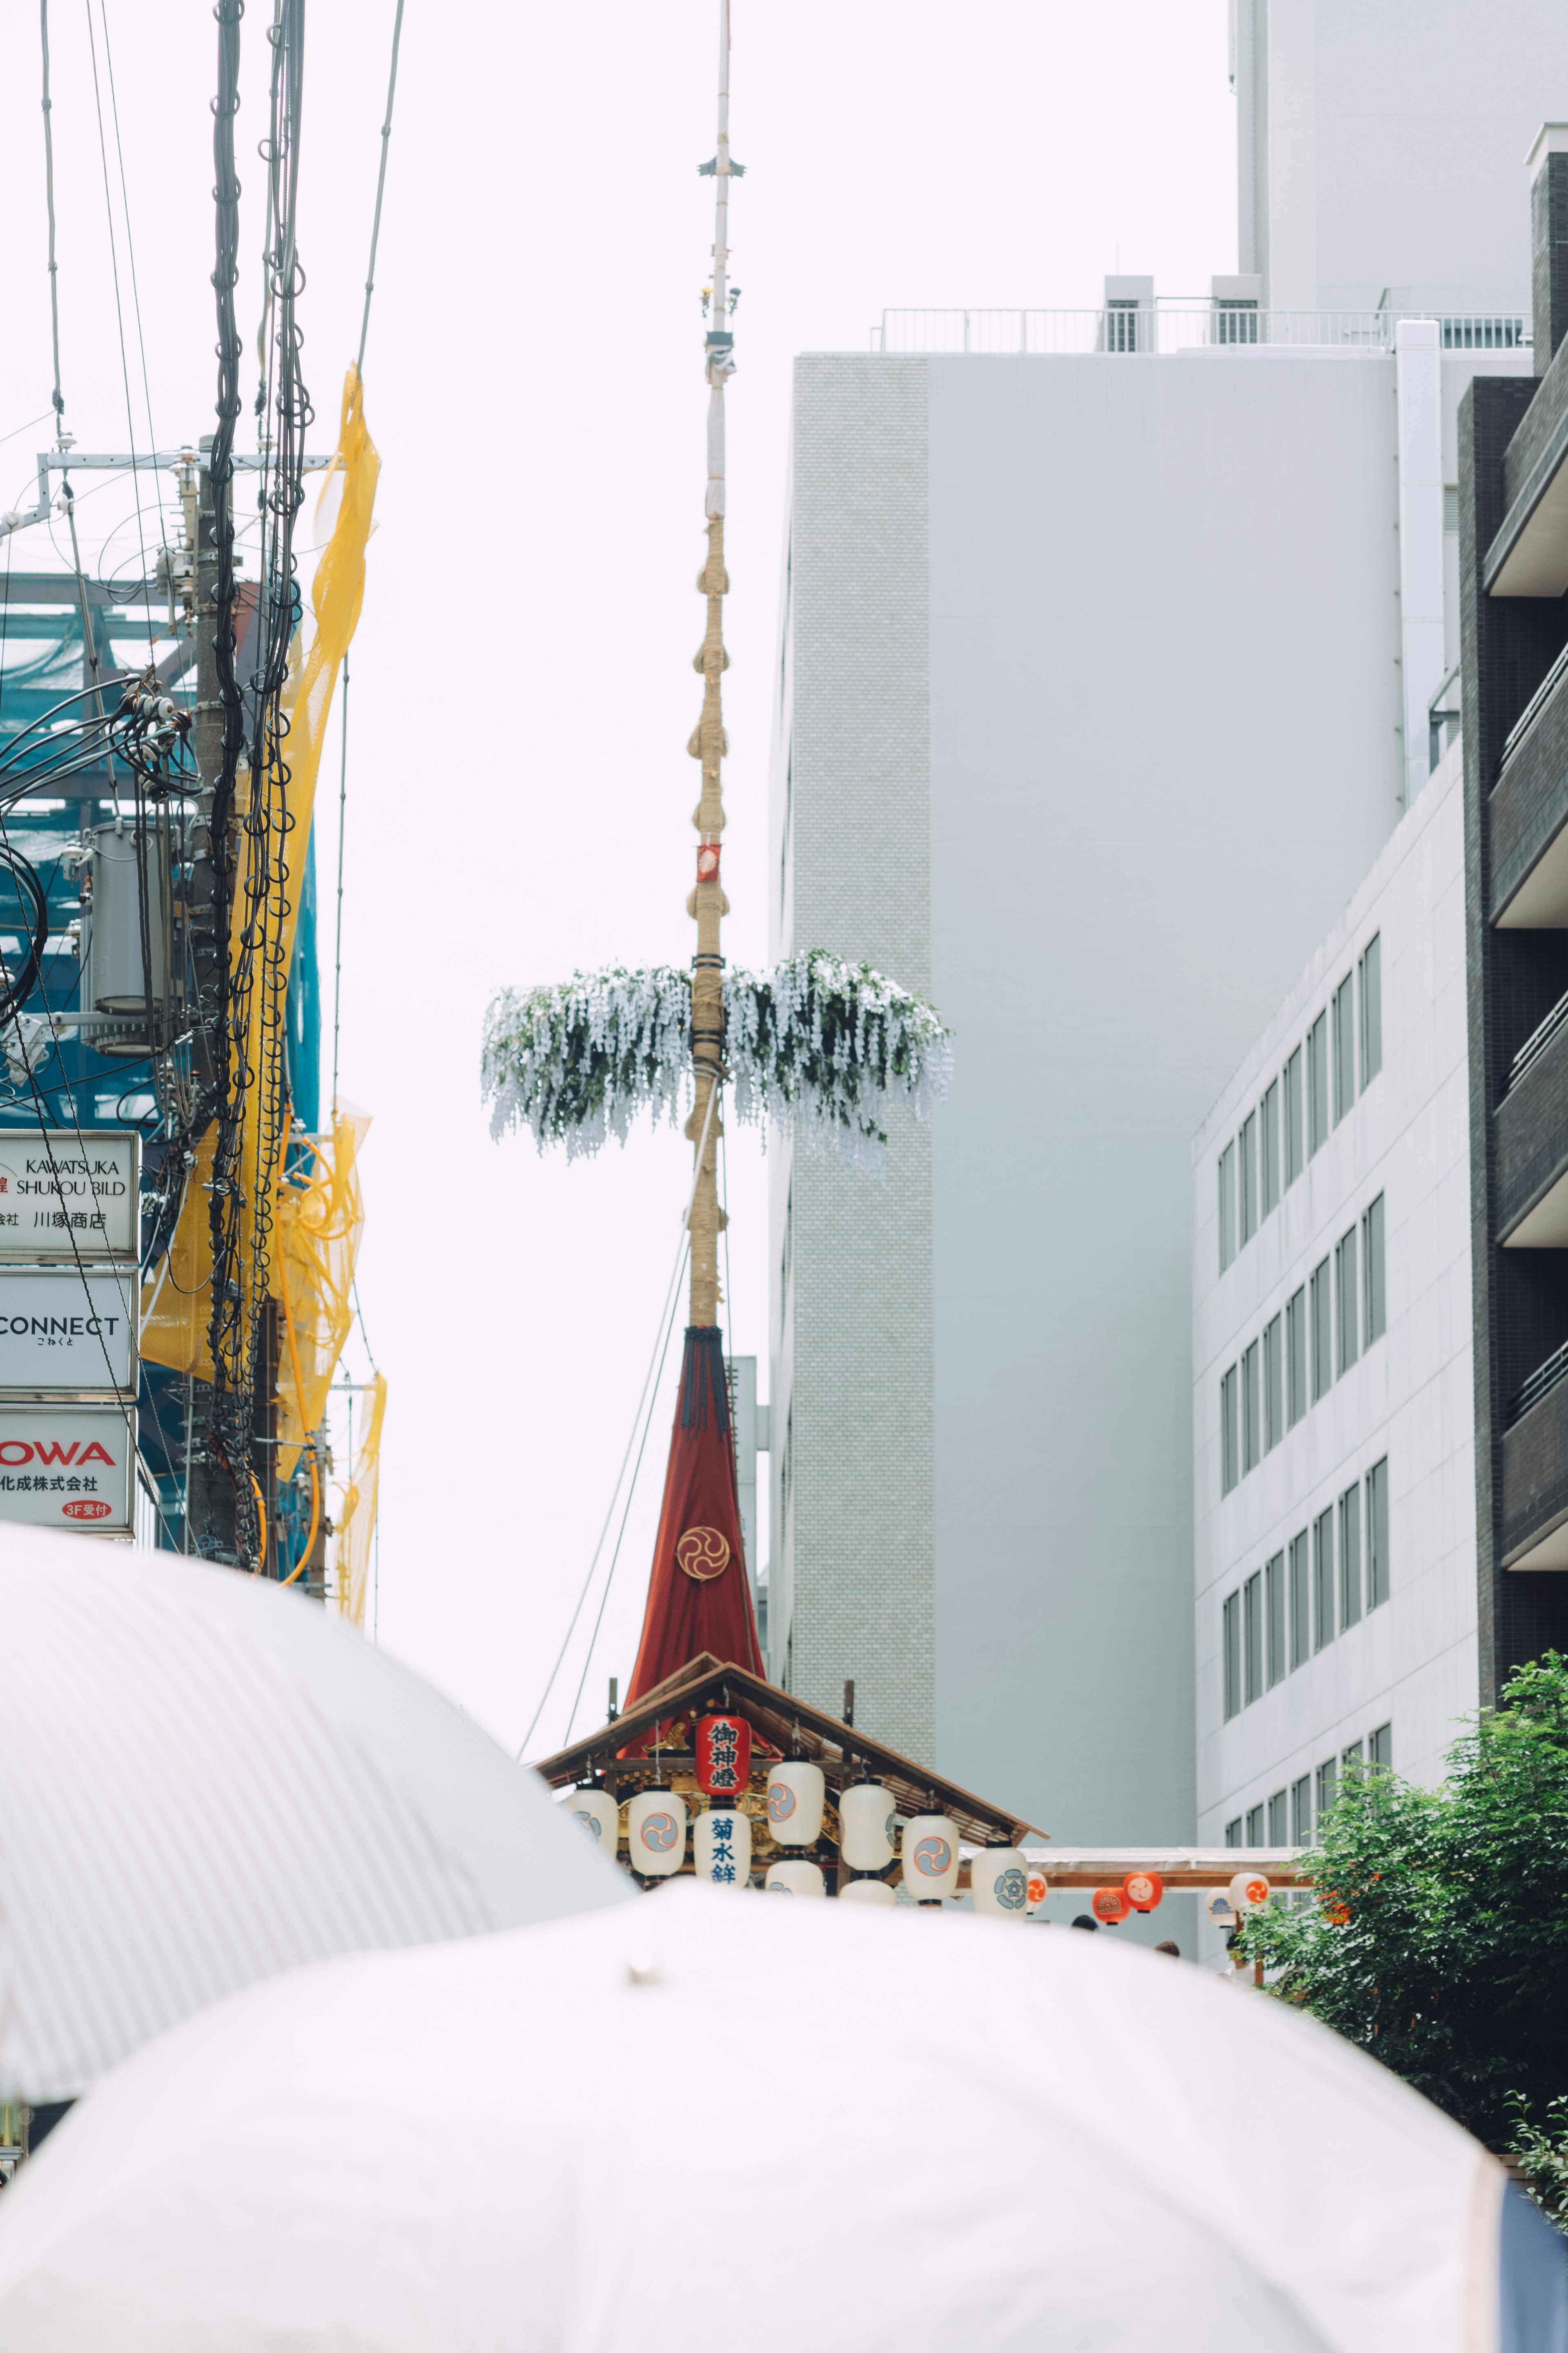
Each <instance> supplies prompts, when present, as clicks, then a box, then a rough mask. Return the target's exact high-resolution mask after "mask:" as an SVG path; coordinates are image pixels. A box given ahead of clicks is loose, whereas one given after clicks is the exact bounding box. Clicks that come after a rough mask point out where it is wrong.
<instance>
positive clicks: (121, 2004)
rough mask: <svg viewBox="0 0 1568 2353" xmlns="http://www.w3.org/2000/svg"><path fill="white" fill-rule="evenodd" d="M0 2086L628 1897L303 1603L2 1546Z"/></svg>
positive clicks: (474, 1730)
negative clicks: (191, 2017)
mask: <svg viewBox="0 0 1568 2353" xmlns="http://www.w3.org/2000/svg"><path fill="white" fill-rule="evenodd" d="M0 1661H4V1672H5V1768H4V1773H3V1774H0V2099H6V2100H15V2099H23V2100H30V2101H32V2102H33V2103H34V2105H42V2104H44V2103H46V2102H51V2101H56V2100H64V2099H69V2098H71V2097H73V2096H74V2095H75V2094H79V2093H80V2092H81V2091H83V2090H84V2089H85V2088H86V2086H87V2085H88V2084H90V2083H91V2082H92V2081H93V2079H94V2078H95V2077H96V2076H98V2075H100V2074H101V2073H103V2071H104V2070H105V2069H106V2068H108V2067H112V2066H113V2065H115V2064H116V2063H117V2062H118V2061H120V2060H121V2059H123V2058H124V2057H125V2056H126V2054H127V2052H132V2051H133V2050H135V2049H136V2048H137V2046H138V2045H139V2044H140V2043H142V2042H146V2041H147V2040H148V2038H149V2037H150V2036H152V2035H154V2034H159V2033H161V2032H162V2031H163V2029H164V2028H165V2027H168V2026H172V2025H173V2024H174V2022H175V2021H177V2020H179V2019H182V2018H184V2017H185V2016H186V2015H187V2014H188V2013H189V2012H190V2011H191V2010H199V2009H200V2008H201V2007H202V2006H203V2005H204V2004H205V2003H206V2002H210V2001H214V2000H217V1999H219V1998H220V1997H221V1996H223V1995H225V1994H229V1993H233V1992H235V1991H236V1990H237V1989H238V1988H240V1987H242V1986H247V1985H249V1984H251V1983H252V1982H253V1981H254V1980H255V1979H257V1978H263V1977H267V1976H268V1975H270V1974H271V1973H272V1972H273V1971H275V1970H279V1969H289V1968H296V1967H298V1966H299V1965H300V1963H301V1962H306V1961H315V1960H321V1959H324V1958H326V1957H328V1956H330V1955H331V1954H335V1953H343V1952H353V1951H361V1950H363V1949H364V1948H366V1947H374V1946H384V1945H416V1944H417V1945H424V1944H428V1943H429V1942H430V1941H431V1940H432V1939H433V1938H436V1937H444V1936H468V1935H471V1934H472V1933H473V1932H474V1931H476V1930H479V1929H485V1928H501V1927H513V1926H521V1924H522V1923H524V1922H527V1921H534V1920H545V1919H551V1918H553V1917H555V1916H556V1915H558V1914H561V1913H564V1912H580V1911H584V1910H587V1909H589V1908H590V1907H592V1906H594V1905H602V1904H613V1903H616V1901H617V1899H619V1898H620V1897H622V1896H623V1895H630V1894H631V1893H632V1891H631V1890H630V1889H629V1888H628V1886H627V1883H626V1878H625V1876H624V1874H623V1873H618V1872H616V1871H615V1870H614V1869H613V1868H612V1867H611V1866H610V1865H609V1864H608V1863H606V1862H605V1861H604V1860H603V1858H602V1857H600V1856H598V1855H596V1854H595V1852H593V1850H592V1849H591V1848H590V1846H589V1845H588V1843H587V1841H586V1840H585V1839H584V1837H583V1835H582V1832H581V1831H580V1830H579V1829H578V1827H577V1826H576V1824H575V1823H573V1822H569V1821H565V1820H562V1819H561V1817H560V1815H559V1813H558V1812H557V1810H556V1809H555V1807H554V1806H553V1804H552V1801H551V1799H550V1797H549V1795H548V1793H547V1792H546V1790H545V1788H544V1785H543V1783H542V1782H541V1781H540V1780H539V1779H538V1778H537V1777H536V1776H535V1775H534V1774H532V1773H531V1772H529V1771H527V1770H526V1769H525V1768H524V1767H520V1766H517V1765H514V1764H513V1763H512V1761H511V1760H510V1757H507V1756H506V1755H505V1753H504V1751H502V1750H501V1749H500V1747H498V1746H497V1745H496V1744H495V1742H494V1741H492V1740H491V1739H490V1738H489V1736H488V1735H487V1734H486V1733H484V1732H482V1731H481V1730H480V1729H479V1725H476V1724H473V1723H471V1722H470V1721H469V1719H468V1717H467V1716H466V1715H463V1714H462V1712H461V1710H460V1709H458V1708H456V1707H454V1706H453V1705H452V1704H450V1703H449V1702H448V1701H447V1700H444V1699H442V1698H441V1697H440V1695H439V1694H437V1692H434V1691H432V1690H431V1689H430V1687H429V1686H428V1685H427V1684H426V1683H421V1682H420V1681H419V1679H418V1677H417V1676H416V1675H414V1674H412V1673H410V1672H409V1671H408V1670H407V1669H406V1668H404V1667H400V1666H398V1665H397V1664H396V1663H395V1662H394V1661H393V1660H391V1659H389V1658H387V1657H386V1656H385V1654H384V1652H382V1651H377V1650H375V1649H374V1648H373V1646H372V1645H371V1644H370V1643H368V1642H366V1641H365V1640H364V1639H363V1636H362V1635H360V1634H358V1633H356V1632H355V1631H354V1630H353V1629H352V1628H350V1627H348V1626H346V1625H344V1624H343V1623H342V1620H337V1619H334V1618H330V1617H329V1616H328V1615H327V1614H326V1613H325V1612H324V1611H323V1610H322V1609H320V1608H318V1607H316V1606H315V1605H313V1604H312V1603H311V1602H310V1601H309V1600H307V1599H305V1598H304V1596H303V1595H301V1594H300V1593H297V1592H285V1591H283V1590H282V1589H281V1588H279V1587H278V1586H275V1585H272V1584H269V1583H266V1582H263V1581H262V1580H260V1579H258V1578H255V1577H243V1576H239V1575H237V1573H236V1572H235V1571H234V1570H232V1569H226V1568H216V1567H204V1566H203V1565H202V1564H201V1563H199V1562H195V1561H189V1560H182V1559H179V1558H177V1557H175V1556H174V1555H172V1554H167V1553H155V1552H150V1551H141V1550H132V1549H128V1548H126V1547H124V1546H101V1545H95V1544H92V1543H89V1541H88V1540H87V1539H86V1538H85V1537H82V1536H79V1535H51V1534H48V1533H46V1532H42V1531H34V1530H28V1529H23V1528H15V1527H8V1528H6V1529H5V1530H4V1532H3V1534H0Z"/></svg>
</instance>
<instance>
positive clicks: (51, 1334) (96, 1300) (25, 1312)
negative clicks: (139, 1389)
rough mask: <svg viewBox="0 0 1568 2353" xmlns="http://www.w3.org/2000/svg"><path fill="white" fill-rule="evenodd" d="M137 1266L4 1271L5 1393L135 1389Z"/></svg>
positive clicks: (0, 1335)
mask: <svg viewBox="0 0 1568 2353" xmlns="http://www.w3.org/2000/svg"><path fill="white" fill-rule="evenodd" d="M140 1287H141V1277H140V1276H139V1274H138V1273H137V1271H136V1269H135V1268H134V1267H133V1266H124V1267H121V1266H89V1267H84V1268H82V1269H81V1270H80V1271H78V1270H77V1269H76V1268H75V1267H74V1266H48V1267H31V1266H0V1389H119V1390H123V1391H125V1392H126V1393H127V1394H129V1395H134V1393H135V1388H136V1323H137V1307H138V1296H137V1294H138V1292H139V1290H140Z"/></svg>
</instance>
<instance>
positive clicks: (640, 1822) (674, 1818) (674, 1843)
mask: <svg viewBox="0 0 1568 2353" xmlns="http://www.w3.org/2000/svg"><path fill="white" fill-rule="evenodd" d="M626 1856H627V1860H628V1861H629V1862H630V1863H631V1867H632V1869H633V1870H634V1871H635V1872H637V1873H640V1874H641V1876H642V1877H643V1878H645V1879H668V1877H669V1875H670V1873H672V1872H677V1871H679V1869H680V1866H681V1863H682V1862H683V1861H684V1860H685V1856H686V1800H685V1799H684V1798H678V1797H677V1796H676V1795H675V1794H674V1792H673V1790H670V1789H639V1790H638V1791H637V1796H636V1797H635V1798H634V1799H632V1801H631V1803H630V1805H629V1806H628V1807H627V1808H626Z"/></svg>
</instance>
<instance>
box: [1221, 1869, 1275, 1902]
mask: <svg viewBox="0 0 1568 2353" xmlns="http://www.w3.org/2000/svg"><path fill="white" fill-rule="evenodd" d="M1230 1900H1231V1902H1232V1903H1233V1904H1234V1905H1235V1906H1236V1908H1237V1911H1238V1912H1261V1910H1262V1909H1263V1906H1264V1905H1266V1904H1267V1903H1268V1880H1267V1879H1265V1877H1264V1875H1263V1873H1261V1872H1260V1871H1238V1872H1237V1874H1236V1877H1235V1878H1234V1879H1233V1880H1232V1881H1231V1883H1230Z"/></svg>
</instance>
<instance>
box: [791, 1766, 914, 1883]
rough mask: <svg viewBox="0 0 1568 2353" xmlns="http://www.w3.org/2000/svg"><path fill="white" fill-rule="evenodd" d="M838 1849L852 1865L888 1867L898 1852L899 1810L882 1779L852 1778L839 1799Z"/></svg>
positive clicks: (872, 1868) (856, 1867) (861, 1868)
mask: <svg viewBox="0 0 1568 2353" xmlns="http://www.w3.org/2000/svg"><path fill="white" fill-rule="evenodd" d="M838 1820H839V1824H840V1828H841V1832H842V1835H841V1837H840V1840H839V1845H838V1852H839V1853H840V1854H841V1855H842V1856H843V1857H844V1860H845V1862H847V1864H848V1865H849V1867H850V1869H851V1870H852V1871H886V1869H887V1867H888V1865H889V1863H890V1862H892V1860H893V1857H894V1855H895V1854H896V1853H897V1852H898V1849H897V1847H896V1846H895V1845H894V1843H893V1841H894V1840H895V1838H896V1837H897V1835H898V1820H899V1810H898V1808H897V1806H896V1805H895V1804H894V1802H893V1793H892V1791H891V1790H890V1789H884V1788H883V1787H882V1785H881V1783H880V1781H851V1782H850V1784H849V1786H848V1788H847V1789H846V1790H845V1792H844V1794H843V1796H842V1797H841V1798H840V1799H839V1800H838ZM773 1835H774V1836H775V1837H776V1836H777V1835H778V1833H777V1832H776V1831H775V1832H774V1833H773Z"/></svg>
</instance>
